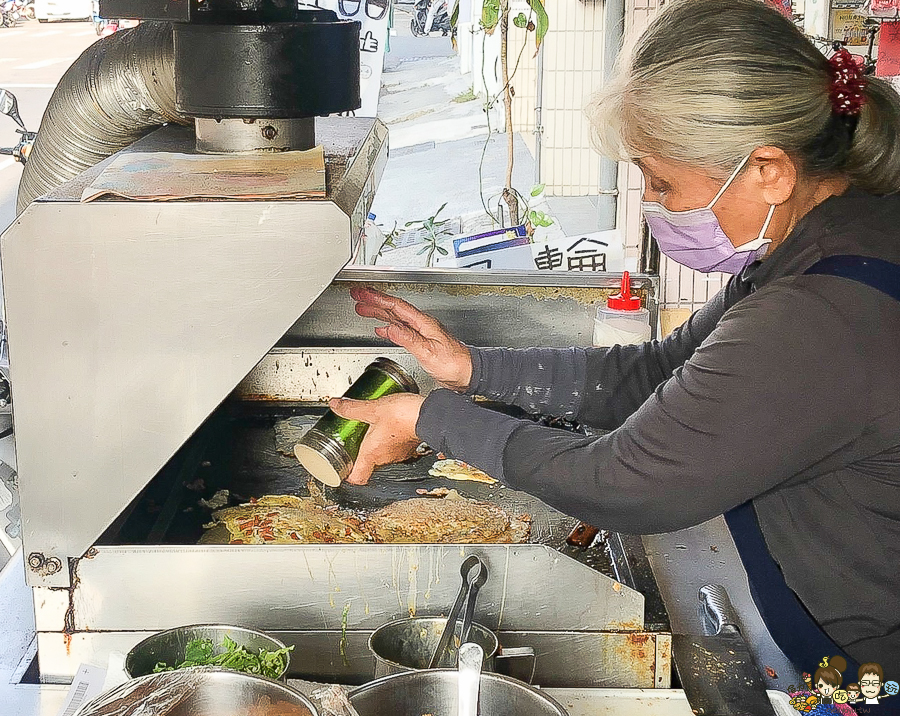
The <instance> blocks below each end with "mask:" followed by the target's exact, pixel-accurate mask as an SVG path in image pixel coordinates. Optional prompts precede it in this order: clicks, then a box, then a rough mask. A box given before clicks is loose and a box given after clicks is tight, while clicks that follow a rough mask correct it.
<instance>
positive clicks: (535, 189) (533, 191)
mask: <svg viewBox="0 0 900 716" xmlns="http://www.w3.org/2000/svg"><path fill="white" fill-rule="evenodd" d="M545 186H547V185H546V184H535V185H534V186H533V187H532V188H531V196H533V197H534V196H538V195H539V194H540V193H541V192H542V191H544V187H545Z"/></svg>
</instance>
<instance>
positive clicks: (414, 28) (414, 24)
mask: <svg viewBox="0 0 900 716" xmlns="http://www.w3.org/2000/svg"><path fill="white" fill-rule="evenodd" d="M409 31H410V32H411V33H412V34H413V37H422V35H424V34H425V33H424V32H422V25H421V24H420V23H419V22H418V21H417V20H416V18H413V19H412V20H410V21H409Z"/></svg>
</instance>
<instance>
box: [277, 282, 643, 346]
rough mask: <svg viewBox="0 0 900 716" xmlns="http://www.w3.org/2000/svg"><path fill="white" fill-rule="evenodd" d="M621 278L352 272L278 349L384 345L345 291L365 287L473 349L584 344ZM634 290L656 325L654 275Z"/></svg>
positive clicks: (321, 298) (313, 307) (315, 306)
mask: <svg viewBox="0 0 900 716" xmlns="http://www.w3.org/2000/svg"><path fill="white" fill-rule="evenodd" d="M619 281H620V276H619V274H600V273H578V272H568V273H559V274H556V273H553V272H549V271H544V272H541V271H530V272H489V273H488V272H484V271H481V272H480V271H467V270H461V269H459V270H457V269H445V270H414V269H413V270H404V271H388V270H384V269H368V268H360V267H355V268H352V269H345V270H344V271H342V272H341V273H340V274H339V275H338V277H337V280H336V281H335V282H334V283H333V284H332V285H331V286H329V288H328V289H327V290H326V291H325V292H323V293H322V295H321V296H320V297H319V299H318V300H317V301H316V302H315V303H313V305H312V306H311V307H310V309H309V310H308V311H307V312H306V313H304V314H303V316H301V318H300V320H298V321H297V322H296V323H295V324H294V325H293V326H292V327H291V329H290V330H289V331H288V332H287V333H286V334H285V336H284V338H283V339H282V341H280V343H279V345H280V346H283V347H314V346H329V347H334V346H369V347H371V346H387V345H389V344H387V343H386V342H385V341H383V340H381V339H380V338H378V337H377V336H375V334H374V332H373V329H374V327H375V325H377V323H376V322H375V321H372V320H370V319H364V318H360V317H359V316H357V315H356V313H355V311H354V310H353V300H352V299H351V298H350V294H349V289H350V287H351V286H353V285H354V284H359V283H364V284H367V285H371V286H374V287H375V288H379V289H381V290H383V291H387V292H388V293H392V294H395V295H397V296H400V297H401V298H404V299H406V300H407V301H409V302H411V303H412V304H414V305H416V306H417V307H418V308H420V309H421V310H423V311H425V312H426V313H429V314H431V315H433V316H434V317H435V318H437V319H438V320H439V321H440V322H441V323H442V324H443V325H444V326H446V327H447V329H448V330H449V331H450V332H451V333H453V334H454V335H455V336H456V337H457V338H459V339H460V340H462V341H464V342H466V343H469V344H471V345H478V346H507V347H510V348H526V347H530V346H552V347H560V348H565V347H569V346H590V345H591V339H592V336H593V330H594V314H595V312H596V304H597V302H599V301H600V300H602V299H604V298H605V296H606V295H608V294H609V293H610V292H615V291H617V290H618V288H617V286H618V284H619ZM632 287H633V289H634V290H635V291H636V292H638V293H640V294H641V295H642V296H643V297H644V300H645V302H646V303H647V304H648V306H649V307H650V308H651V325H653V326H655V325H656V321H655V310H656V300H655V292H656V278H655V277H649V276H635V277H633V282H632Z"/></svg>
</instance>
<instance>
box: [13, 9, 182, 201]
mask: <svg viewBox="0 0 900 716" xmlns="http://www.w3.org/2000/svg"><path fill="white" fill-rule="evenodd" d="M192 121H193V120H192V119H190V118H188V117H185V116H183V115H180V114H179V113H178V112H176V111H175V72H174V60H173V42H172V26H171V25H170V24H167V23H151V22H145V23H142V24H141V25H138V26H137V27H135V28H133V29H130V30H122V31H120V32H116V33H114V34H113V35H110V36H109V37H106V38H104V39H102V40H99V41H98V42H96V43H95V44H93V45H91V46H90V47H89V48H88V49H87V50H85V51H84V52H83V53H82V55H81V56H80V57H79V58H78V59H77V60H75V62H74V63H73V64H72V66H71V67H70V68H69V69H68V70H67V71H66V73H65V75H63V78H62V79H61V80H60V81H59V84H58V85H57V86H56V89H55V90H54V91H53V96H52V97H51V98H50V104H49V105H48V106H47V111H46V112H45V113H44V118H43V120H42V122H41V126H40V131H39V132H38V135H37V140H36V141H35V144H34V148H33V150H32V152H31V156H29V158H28V163H27V164H26V165H25V170H24V172H23V174H22V181H21V183H20V184H19V196H18V202H17V208H18V211H19V212H21V211H22V210H23V209H25V207H27V206H28V205H29V204H30V203H31V202H32V201H34V199H36V198H37V197H39V196H41V195H43V194H46V193H47V192H49V191H51V190H52V189H55V188H56V187H58V186H59V185H60V184H63V183H64V182H66V181H68V180H69V179H72V178H73V177H75V176H78V175H79V174H81V172H83V171H84V170H85V169H87V168H88V167H91V166H93V165H94V164H96V163H97V162H99V161H101V160H103V159H105V158H106V157H108V156H110V155H111V154H114V153H115V152H117V151H119V150H120V149H123V148H124V147H127V146H128V145H130V144H132V143H134V142H135V141H136V140H138V139H140V138H141V137H142V136H144V135H145V134H147V133H148V132H150V131H151V130H152V129H154V128H155V127H158V126H160V125H162V124H165V123H167V122H177V123H179V124H190V123H191V122H192Z"/></svg>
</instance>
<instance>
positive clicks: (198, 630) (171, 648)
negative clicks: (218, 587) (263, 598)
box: [125, 624, 291, 679]
mask: <svg viewBox="0 0 900 716" xmlns="http://www.w3.org/2000/svg"><path fill="white" fill-rule="evenodd" d="M226 636H227V637H228V638H229V639H232V640H234V641H235V642H236V643H237V644H238V645H239V646H243V647H245V648H246V649H247V651H249V652H251V653H254V654H255V653H258V652H259V650H260V649H266V650H267V651H277V650H278V649H284V644H283V643H282V642H280V641H278V639H275V638H274V637H271V636H269V635H268V634H263V633H262V632H261V631H256V630H255V629H248V628H247V627H239V626H228V625H225V624H192V625H189V626H182V627H176V628H175V629H167V630H166V631H161V632H158V633H156V634H153V635H151V636H148V637H147V638H146V639H144V640H143V641H142V642H140V643H139V644H137V645H136V646H135V647H134V648H132V650H131V651H129V652H128V655H127V656H126V657H125V671H126V672H127V673H128V675H129V676H131V677H135V676H144V675H146V674H152V673H153V667H154V666H156V665H157V664H158V663H159V662H163V663H165V664H168V665H169V666H175V665H176V664H180V663H181V662H182V661H184V650H185V648H186V647H187V643H188V642H189V641H191V640H193V639H211V640H212V643H213V645H214V646H215V647H217V648H218V647H219V645H220V644H221V643H222V640H223V638H224V637H226ZM290 663H291V657H290V654H287V655H286V658H285V663H284V669H283V670H282V672H281V673H280V674H278V676H277V678H279V679H284V675H285V674H286V673H287V670H288V666H290Z"/></svg>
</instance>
